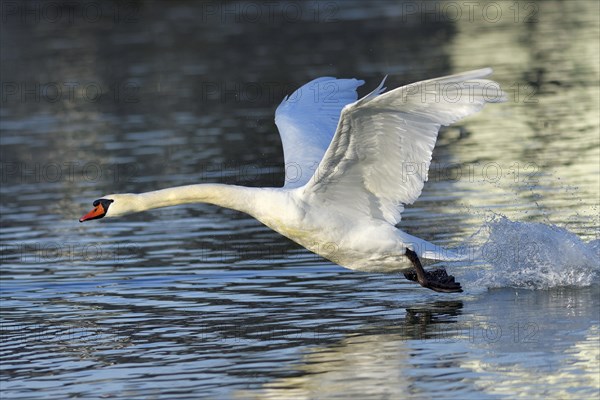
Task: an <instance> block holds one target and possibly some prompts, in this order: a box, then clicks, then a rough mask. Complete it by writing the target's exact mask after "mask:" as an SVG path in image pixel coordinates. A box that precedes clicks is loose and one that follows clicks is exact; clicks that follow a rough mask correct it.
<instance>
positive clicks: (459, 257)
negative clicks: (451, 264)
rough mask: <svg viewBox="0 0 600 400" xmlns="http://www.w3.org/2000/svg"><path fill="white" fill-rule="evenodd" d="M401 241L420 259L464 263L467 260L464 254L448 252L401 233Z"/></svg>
mask: <svg viewBox="0 0 600 400" xmlns="http://www.w3.org/2000/svg"><path fill="white" fill-rule="evenodd" d="M402 236H403V241H404V243H406V244H407V245H408V247H409V248H410V249H411V250H413V251H414V252H415V253H417V255H418V256H419V257H421V258H426V259H429V260H437V261H464V260H466V259H467V258H468V255H466V254H459V253H457V252H456V251H454V250H448V249H445V248H443V247H441V246H438V245H436V244H433V243H430V242H428V241H426V240H423V239H419V238H418V237H415V236H412V235H409V234H407V233H406V232H402Z"/></svg>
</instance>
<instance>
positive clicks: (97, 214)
mask: <svg viewBox="0 0 600 400" xmlns="http://www.w3.org/2000/svg"><path fill="white" fill-rule="evenodd" d="M113 202H114V200H111V199H98V200H96V201H94V203H92V204H93V206H94V209H93V210H92V211H90V212H89V213H87V214H86V215H84V216H83V217H81V218H79V222H83V221H89V220H92V219H98V218H102V217H104V216H105V215H106V212H107V211H108V206H110V204H111V203H113Z"/></svg>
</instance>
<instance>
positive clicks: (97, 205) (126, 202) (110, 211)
mask: <svg viewBox="0 0 600 400" xmlns="http://www.w3.org/2000/svg"><path fill="white" fill-rule="evenodd" d="M135 200H136V198H135V195H134V194H110V195H107V196H103V197H101V198H99V199H98V200H94V203H93V204H92V205H93V206H94V208H93V209H92V211H90V212H89V213H87V214H85V215H84V216H83V217H81V218H79V222H83V221H91V220H93V219H100V218H104V217H106V218H110V217H118V216H121V215H125V214H131V213H134V212H137V211H139V210H138V209H137V207H136V203H137V202H136V201H135Z"/></svg>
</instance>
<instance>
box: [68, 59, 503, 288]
mask: <svg viewBox="0 0 600 400" xmlns="http://www.w3.org/2000/svg"><path fill="white" fill-rule="evenodd" d="M491 73H492V69H491V68H483V69H479V70H473V71H468V72H464V73H460V74H456V75H450V76H445V77H441V78H436V79H430V80H425V81H420V82H416V83H413V84H410V85H407V86H402V87H398V88H396V89H394V90H391V91H388V92H386V91H385V90H386V88H384V87H383V85H384V82H385V79H386V78H387V77H386V78H384V79H383V81H382V82H381V84H380V85H379V86H378V87H377V88H376V89H375V90H373V91H372V92H371V93H369V94H367V95H366V96H364V97H363V98H361V99H359V100H358V95H357V88H358V87H359V86H361V85H363V84H364V81H362V80H357V79H336V78H332V77H322V78H317V79H315V80H313V81H311V82H309V83H307V84H305V85H304V86H302V87H300V88H299V89H298V90H296V91H295V92H294V93H293V94H292V95H291V96H286V97H285V98H284V99H283V101H282V102H281V104H280V105H279V106H278V108H277V110H276V112H275V124H276V125H277V128H278V130H279V133H280V136H281V140H282V143H283V152H284V159H285V184H284V186H283V187H278V188H272V187H264V188H256V187H243V186H236V185H224V184H216V183H205V184H196V185H188V186H180V187H173V188H168V189H162V190H156V191H151V192H146V193H140V194H132V193H125V194H109V195H105V196H102V197H101V198H99V199H97V200H95V201H94V202H93V207H94V208H93V209H92V210H91V211H90V212H89V213H87V214H85V215H84V216H83V217H81V218H80V219H79V221H80V222H84V221H90V220H95V219H99V218H112V217H119V216H122V215H125V214H130V213H136V212H140V211H145V210H150V209H155V208H161V207H169V206H175V205H179V204H189V203H210V204H214V205H218V206H221V207H227V208H231V209H234V210H238V211H241V212H244V213H247V214H249V215H251V216H253V217H254V218H256V219H257V220H259V221H260V222H262V223H263V224H265V225H266V226H268V227H269V228H271V229H273V230H274V231H276V232H278V233H280V234H282V235H283V236H286V237H288V238H289V239H291V240H293V241H294V242H296V243H298V244H300V245H301V246H304V247H305V248H307V249H308V250H310V251H312V252H314V253H316V254H318V255H320V256H322V257H324V258H326V259H328V260H331V261H332V262H334V263H336V264H339V265H341V266H343V267H346V268H349V269H353V270H359V271H399V272H402V273H403V274H404V276H405V277H406V278H407V279H410V280H412V281H415V282H417V283H419V284H420V285H421V286H423V287H425V288H429V289H432V290H434V291H437V292H462V288H461V285H460V283H458V282H455V279H454V277H453V276H452V275H448V274H447V273H446V271H445V270H444V269H443V268H441V269H436V270H434V271H426V270H424V268H423V266H422V264H421V261H420V258H426V259H432V260H439V261H453V260H458V259H461V257H459V256H458V255H457V254H455V253H453V252H451V251H449V250H446V249H444V248H442V247H439V246H437V245H434V244H432V243H429V242H427V241H425V240H423V239H419V238H417V237H414V236H411V235H409V234H408V233H406V232H403V231H402V230H400V229H398V228H397V227H396V225H397V224H398V223H399V222H400V215H401V212H402V211H403V210H404V205H406V204H412V203H413V202H414V201H415V200H417V198H418V197H419V195H420V194H421V190H422V189H423V185H424V183H425V181H427V173H428V169H429V165H430V162H431V154H432V151H433V148H434V146H435V142H436V139H437V135H438V131H439V129H440V127H441V126H442V125H444V126H445V125H449V124H452V123H454V122H456V121H458V120H460V119H462V118H464V117H466V116H468V115H470V114H473V113H475V112H477V111H479V110H481V109H482V108H483V106H484V105H485V103H494V102H502V101H505V100H506V96H505V95H504V93H503V92H502V90H501V89H500V86H499V85H498V84H497V83H496V82H494V81H491V80H487V79H484V78H485V77H486V76H488V75H490V74H491Z"/></svg>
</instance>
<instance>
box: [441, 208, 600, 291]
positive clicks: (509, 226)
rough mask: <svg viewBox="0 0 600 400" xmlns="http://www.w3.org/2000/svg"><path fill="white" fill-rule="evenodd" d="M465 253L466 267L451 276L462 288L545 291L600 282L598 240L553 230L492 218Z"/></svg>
mask: <svg viewBox="0 0 600 400" xmlns="http://www.w3.org/2000/svg"><path fill="white" fill-rule="evenodd" d="M467 249H468V252H469V257H468V258H469V260H470V261H469V263H468V268H460V269H456V270H453V271H452V273H453V274H454V273H455V272H456V274H455V275H456V277H457V278H460V280H461V282H463V283H464V284H466V286H478V287H488V288H497V287H518V288H530V289H548V288H552V287H559V286H590V285H592V284H597V283H599V282H600V240H592V241H590V242H588V243H586V242H584V241H583V240H582V239H581V238H579V236H577V235H576V234H574V233H572V232H569V231H568V230H566V229H564V228H560V227H558V226H556V225H548V224H542V223H534V222H517V221H511V220H510V219H508V218H506V217H504V216H495V217H494V218H492V219H491V220H490V221H489V222H486V223H485V224H484V225H483V226H482V227H481V229H480V230H479V231H478V232H477V233H476V234H475V235H473V237H471V239H470V240H469V241H468V244H467V245H466V246H463V247H462V248H461V250H462V251H463V253H464V252H465V251H467ZM473 261H474V262H475V264H476V265H473Z"/></svg>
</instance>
